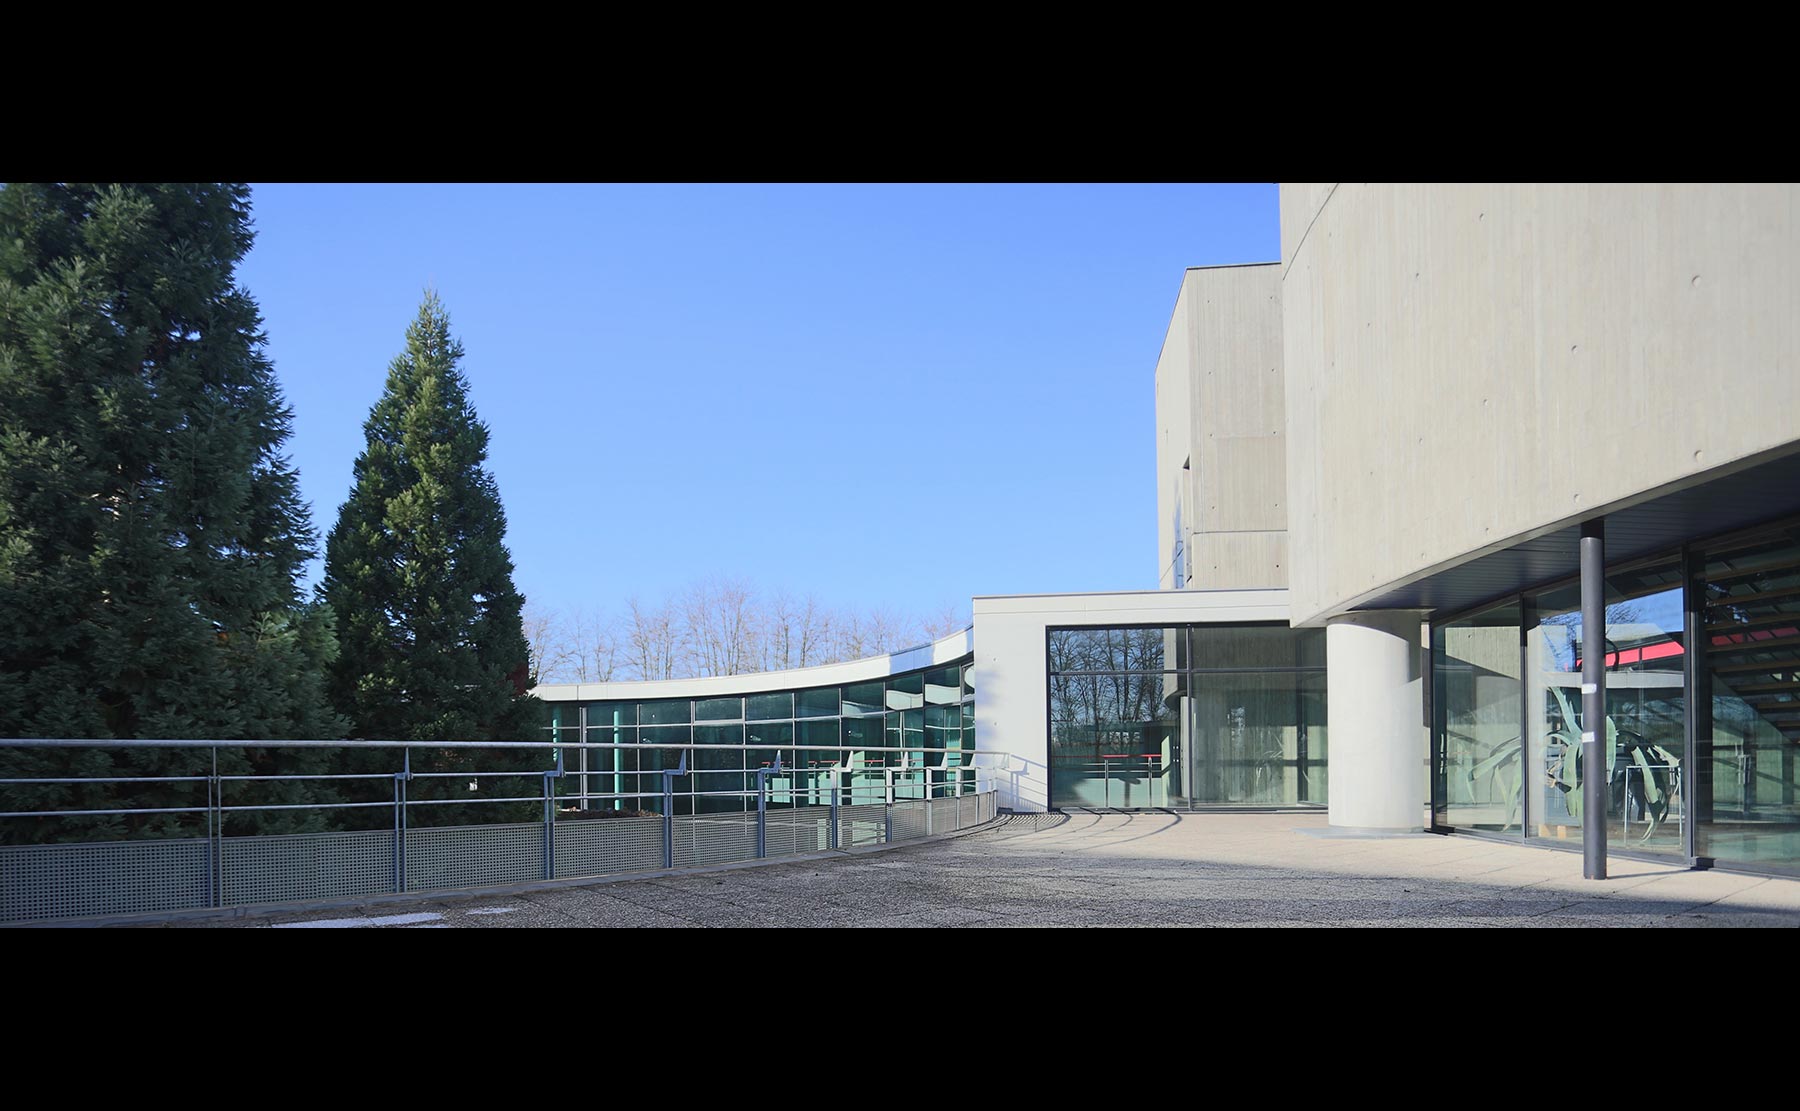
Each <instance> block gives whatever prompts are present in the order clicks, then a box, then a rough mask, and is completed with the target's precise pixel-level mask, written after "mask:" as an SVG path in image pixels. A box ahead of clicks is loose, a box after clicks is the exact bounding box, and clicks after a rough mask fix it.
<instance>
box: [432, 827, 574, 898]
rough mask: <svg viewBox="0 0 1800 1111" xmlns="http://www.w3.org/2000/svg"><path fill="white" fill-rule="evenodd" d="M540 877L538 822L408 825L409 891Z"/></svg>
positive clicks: (541, 835)
mask: <svg viewBox="0 0 1800 1111" xmlns="http://www.w3.org/2000/svg"><path fill="white" fill-rule="evenodd" d="M543 878H544V827H543V826H542V825H540V824H538V823H536V822H531V823H518V824H515V825H504V826H455V827H451V828H446V829H409V830H407V831H406V889H407V890H408V891H429V890H433V889H436V888H442V887H485V886H487V885H489V884H496V883H519V882H522V881H525V880H541V879H543Z"/></svg>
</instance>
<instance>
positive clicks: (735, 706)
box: [694, 698, 744, 721]
mask: <svg viewBox="0 0 1800 1111" xmlns="http://www.w3.org/2000/svg"><path fill="white" fill-rule="evenodd" d="M743 717H744V700H743V699H741V698H703V699H701V700H700V701H698V702H696V703H694V720H695V721H742V720H743Z"/></svg>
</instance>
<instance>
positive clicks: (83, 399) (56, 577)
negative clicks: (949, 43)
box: [0, 184, 343, 739]
mask: <svg viewBox="0 0 1800 1111" xmlns="http://www.w3.org/2000/svg"><path fill="white" fill-rule="evenodd" d="M251 239H252V231H251V226H250V204H249V190H248V189H247V188H246V187H244V186H242V185H215V184H203V185H79V184H54V185H21V184H12V185H7V186H6V187H5V188H4V189H3V190H0V735H7V736H21V735H25V736H31V735H37V736H66V737H93V738H109V737H180V738H199V739H212V738H253V739H263V738H295V737H311V738H321V737H322V738H330V737H334V736H339V735H341V732H340V730H341V729H342V725H343V723H342V722H341V721H340V720H339V719H337V718H336V716H335V715H334V714H332V713H331V711H330V709H329V704H328V702H327V701H326V698H325V696H324V684H323V666H324V663H325V661H326V659H327V658H329V656H330V654H331V652H332V649H333V637H332V632H331V624H330V619H329V613H328V612H325V611H322V610H318V609H314V608H310V607H307V606H304V605H302V604H301V601H300V597H299V594H298V577H299V574H300V572H301V569H302V567H303V565H304V564H305V562H306V560H307V559H309V558H310V557H311V554H312V552H311V548H312V545H313V543H314V534H313V532H312V528H311V525H310V524H309V523H308V520H307V514H306V507H305V505H304V503H303V502H302V501H301V500H300V496H299V492H298V487H297V476H296V473H295V471H294V469H293V467H292V466H291V465H290V464H289V462H288V460H287V459H286V458H285V457H284V456H283V455H282V446H283V444H284V442H285V441H286V440H287V438H288V435H289V430H290V425H291V420H292V417H291V413H290V411H289V410H288V408H287V407H286V405H285V404H284V403H283V400H282V397H281V392H280V389H279V387H278V386H277V384H276V381H275V376H274V371H273V369H272V367H271V366H270V364H269V361H268V359H267V358H266V357H265V355H264V353H263V348H264V343H265V340H264V336H263V333H262V321H261V319H260V317H259V316H258V313H257V308H256V304H255V302H254V301H252V300H251V298H250V297H249V295H248V294H246V293H245V292H244V290H243V289H241V288H239V286H238V285H237V283H236V279H235V276H234V271H235V267H236V265H237V263H238V262H239V260H241V259H242V258H243V257H244V255H245V253H246V252H247V251H248V250H249V249H250V244H251Z"/></svg>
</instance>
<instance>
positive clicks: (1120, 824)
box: [192, 813, 1800, 928]
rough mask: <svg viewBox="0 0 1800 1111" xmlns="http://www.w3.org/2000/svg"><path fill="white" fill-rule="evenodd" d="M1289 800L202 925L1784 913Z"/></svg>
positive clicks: (1676, 881) (1780, 908)
mask: <svg viewBox="0 0 1800 1111" xmlns="http://www.w3.org/2000/svg"><path fill="white" fill-rule="evenodd" d="M1324 824H1325V820H1324V818H1323V816H1315V815H1295V814H1199V815H1196V814H1163V813H1141V814H1093V813H1072V814H1067V815H1061V814H1049V815H1043V814H1039V815H1010V816H1003V817H1002V818H1001V819H1000V820H999V821H997V822H995V823H993V824H992V825H989V826H986V827H984V828H982V829H980V830H976V831H972V832H969V833H966V834H963V835H960V836H954V837H950V838H946V839H943V840H939V841H932V842H926V843H922V844H917V845H909V846H904V847H899V848H893V849H888V850H884V851H881V852H873V853H851V854H843V855H833V856H830V857H823V858H816V859H809V860H802V861H795V862H792V863H787V864H774V865H764V866H760V867H752V868H732V869H728V870H715V871H710V872H691V873H687V874H681V875H665V876H656V877H649V878H644V879H636V880H619V881H614V882H608V883H602V884H595V885H590V886H582V887H563V888H556V889H552V890H537V891H532V892H528V893H524V894H513V895H503V896H483V897H479V898H456V899H441V900H436V901H432V900H424V901H419V902H410V903H406V904H404V905H399V904H387V905H384V906H380V907H369V908H367V909H366V910H364V911H346V910H342V909H338V910H321V911H312V912H308V913H304V914H288V915H281V916H271V917H265V918H250V919H240V920H234V921H227V922H206V923H192V924H194V925H211V926H221V925H223V926H274V927H295V926H300V927H331V926H377V927H380V926H399V927H406V928H444V927H461V926H483V927H489V926H1178V925H1179V926H1365V925H1366V926H1591V925H1601V926H1748V925H1759V926H1760V925H1773V926H1790V927H1791V926H1800V880H1785V879H1766V878H1762V877H1757V876H1744V875H1733V874H1730V873H1725V872H1691V871H1687V870H1684V869H1680V868H1675V867H1671V866H1668V865H1663V864H1647V863H1643V862H1641V861H1634V860H1618V859H1615V860H1614V861H1613V862H1612V866H1613V867H1612V872H1613V877H1612V878H1611V879H1609V880H1607V881H1605V882H1603V883H1589V882H1586V881H1583V880H1582V878H1581V857H1580V854H1578V853H1566V852H1553V851H1547V850H1543V849H1527V848H1524V847H1521V846H1515V845H1505V844H1497V843H1493V842H1488V841H1481V840H1475V839H1470V838H1453V837H1437V836H1431V835H1427V834H1418V835H1414V836H1408V837H1398V838H1382V839H1374V838H1338V837H1332V836H1325V835H1323V834H1324Z"/></svg>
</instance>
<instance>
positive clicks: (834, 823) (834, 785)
mask: <svg viewBox="0 0 1800 1111" xmlns="http://www.w3.org/2000/svg"><path fill="white" fill-rule="evenodd" d="M825 774H826V775H828V776H830V777H831V787H830V788H829V789H830V791H831V829H830V830H828V831H827V832H826V844H827V845H829V846H830V847H831V848H833V849H836V848H837V847H838V825H839V823H838V769H837V767H836V765H833V766H832V767H831V768H830V769H829V770H828V771H826V773H825Z"/></svg>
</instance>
